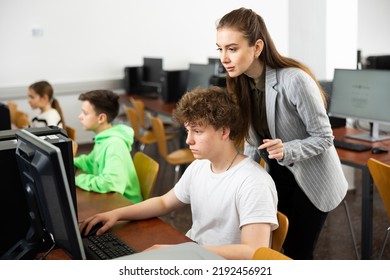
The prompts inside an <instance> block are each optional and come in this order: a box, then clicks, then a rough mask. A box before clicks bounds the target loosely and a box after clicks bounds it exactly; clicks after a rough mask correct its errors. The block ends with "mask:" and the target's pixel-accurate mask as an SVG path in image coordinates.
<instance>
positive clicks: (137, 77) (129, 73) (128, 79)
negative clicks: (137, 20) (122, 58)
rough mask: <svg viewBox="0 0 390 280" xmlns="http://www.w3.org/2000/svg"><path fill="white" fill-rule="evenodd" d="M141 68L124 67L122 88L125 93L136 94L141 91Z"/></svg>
mask: <svg viewBox="0 0 390 280" xmlns="http://www.w3.org/2000/svg"><path fill="white" fill-rule="evenodd" d="M142 78H143V67H142V66H132V67H125V78H124V87H125V90H126V93H132V92H138V91H139V90H140V89H141V82H142Z"/></svg>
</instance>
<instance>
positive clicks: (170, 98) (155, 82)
mask: <svg viewBox="0 0 390 280" xmlns="http://www.w3.org/2000/svg"><path fill="white" fill-rule="evenodd" d="M225 75H226V73H225V69H224V67H223V66H222V64H221V62H220V60H219V59H217V58H209V62H208V64H200V63H190V64H189V68H188V69H185V70H173V71H164V70H163V60H162V58H144V64H143V66H140V67H138V66H135V67H125V76H124V87H125V90H126V92H127V93H137V94H139V95H142V96H144V97H150V98H156V97H162V98H163V99H164V101H166V102H176V101H178V99H179V98H180V97H181V96H182V95H183V94H184V93H185V92H186V91H191V90H193V89H194V88H196V87H202V88H207V87H209V86H210V85H218V86H225V85H226V82H225ZM212 79H214V80H212Z"/></svg>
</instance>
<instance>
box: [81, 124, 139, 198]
mask: <svg viewBox="0 0 390 280" xmlns="http://www.w3.org/2000/svg"><path fill="white" fill-rule="evenodd" d="M133 140H134V131H133V129H132V128H131V127H130V126H127V125H123V124H118V125H114V126H112V127H111V128H109V129H107V130H104V131H102V132H100V133H99V134H97V135H96V136H95V138H94V142H95V144H94V147H93V149H92V151H91V152H90V153H89V154H88V155H81V156H79V157H75V158H74V165H75V167H77V168H79V169H80V170H82V171H83V172H84V173H81V174H79V175H77V176H76V185H77V186H78V187H80V188H81V189H83V190H86V191H94V192H99V193H108V192H118V193H120V194H122V195H123V196H124V197H126V198H127V199H129V200H130V201H131V202H133V203H137V202H140V201H142V195H141V190H140V186H139V181H138V177H137V173H136V170H135V167H134V164H133V160H132V158H131V154H130V152H131V145H132V144H133Z"/></svg>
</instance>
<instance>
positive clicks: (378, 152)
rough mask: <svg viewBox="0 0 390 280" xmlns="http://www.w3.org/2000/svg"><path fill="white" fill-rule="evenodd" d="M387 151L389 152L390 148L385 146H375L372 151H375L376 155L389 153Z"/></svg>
mask: <svg viewBox="0 0 390 280" xmlns="http://www.w3.org/2000/svg"><path fill="white" fill-rule="evenodd" d="M387 152H389V150H388V149H386V148H384V147H374V148H372V149H371V153H373V154H374V155H376V154H382V153H387Z"/></svg>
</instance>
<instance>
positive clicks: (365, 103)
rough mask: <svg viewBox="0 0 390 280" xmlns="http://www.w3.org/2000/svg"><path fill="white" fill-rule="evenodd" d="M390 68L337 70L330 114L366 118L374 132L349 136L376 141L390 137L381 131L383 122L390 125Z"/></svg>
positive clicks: (359, 118)
mask: <svg viewBox="0 0 390 280" xmlns="http://www.w3.org/2000/svg"><path fill="white" fill-rule="evenodd" d="M389 104H390V71H389V70H373V69H363V70H354V69H335V72H334V78H333V89H332V101H331V104H330V109H329V115H330V116H336V117H346V118H351V119H357V120H365V121H369V122H371V123H372V125H371V129H370V132H369V133H368V132H367V133H362V134H353V135H348V136H347V137H350V138H354V139H359V140H364V141H369V142H375V141H383V140H387V139H390V135H380V134H379V123H384V124H390V114H389Z"/></svg>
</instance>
